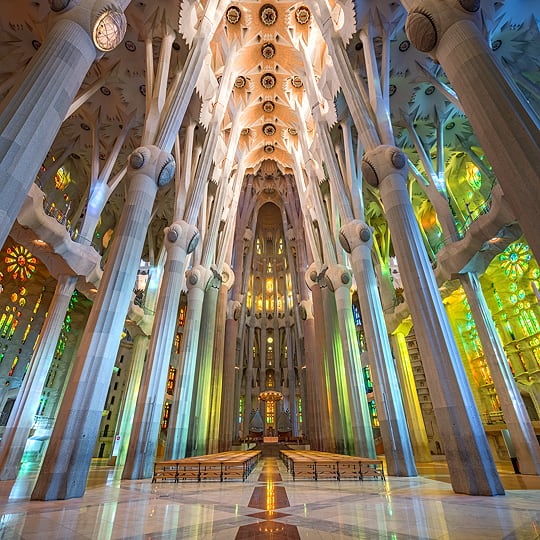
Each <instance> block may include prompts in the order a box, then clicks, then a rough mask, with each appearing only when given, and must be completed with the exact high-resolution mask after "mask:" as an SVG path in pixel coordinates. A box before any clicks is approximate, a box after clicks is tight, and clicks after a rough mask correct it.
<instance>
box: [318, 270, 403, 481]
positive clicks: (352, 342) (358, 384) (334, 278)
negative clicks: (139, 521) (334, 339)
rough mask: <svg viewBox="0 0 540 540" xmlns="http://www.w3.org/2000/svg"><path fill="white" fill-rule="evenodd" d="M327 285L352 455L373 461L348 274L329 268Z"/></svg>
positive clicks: (390, 466)
mask: <svg viewBox="0 0 540 540" xmlns="http://www.w3.org/2000/svg"><path fill="white" fill-rule="evenodd" d="M326 278H327V281H329V282H330V286H331V288H332V290H333V291H334V296H335V299H336V308H337V318H338V323H339V332H340V335H341V344H342V347H343V361H344V367H345V379H346V385H347V391H348V394H349V402H348V404H346V406H349V407H350V409H351V412H350V415H351V424H352V426H351V427H352V434H353V438H354V440H353V444H354V446H353V448H354V452H355V455H358V456H364V457H371V458H375V457H376V452H375V441H374V440H373V429H372V427H371V415H370V414H369V408H368V402H367V398H366V392H365V389H364V378H363V376H362V371H361V363H360V350H359V349H358V340H357V337H356V329H355V327H354V321H353V318H352V316H353V315H352V302H351V284H352V279H351V273H350V270H349V269H348V268H347V267H345V266H342V265H333V266H331V267H330V268H328V271H327V272H326ZM387 467H388V471H389V474H395V472H391V469H392V468H394V467H392V465H391V460H388V454H387Z"/></svg>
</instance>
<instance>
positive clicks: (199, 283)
mask: <svg viewBox="0 0 540 540" xmlns="http://www.w3.org/2000/svg"><path fill="white" fill-rule="evenodd" d="M213 277H214V274H212V272H211V270H210V269H209V268H205V267H204V266H202V265H200V264H198V265H197V266H194V267H193V268H192V269H191V270H188V271H187V272H186V285H187V288H188V292H191V290H193V289H200V290H201V291H203V292H204V291H206V288H207V286H208V283H209V282H210V280H211V279H212V278H213Z"/></svg>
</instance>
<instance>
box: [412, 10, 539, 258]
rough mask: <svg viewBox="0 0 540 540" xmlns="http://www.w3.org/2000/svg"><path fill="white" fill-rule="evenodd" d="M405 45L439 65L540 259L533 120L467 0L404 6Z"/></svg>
mask: <svg viewBox="0 0 540 540" xmlns="http://www.w3.org/2000/svg"><path fill="white" fill-rule="evenodd" d="M406 4H412V6H410V7H408V8H407V9H408V11H409V15H408V17H407V22H406V31H407V34H408V36H409V39H410V40H411V43H412V44H413V45H414V46H415V47H416V48H417V49H419V50H421V51H423V52H427V53H429V54H431V55H432V56H433V57H434V58H435V59H436V60H437V61H438V62H439V63H440V64H441V66H442V67H443V69H444V72H445V74H446V75H447V76H448V79H449V80H450V83H451V85H452V88H453V89H454V90H455V92H456V93H457V95H458V96H459V102H460V104H461V106H462V107H463V111H464V112H465V114H466V115H467V118H468V119H469V120H470V122H471V125H472V126H473V129H474V133H475V135H476V136H477V137H478V140H479V141H480V145H481V146H482V149H483V150H484V152H485V153H486V156H487V158H488V160H489V162H490V164H491V165H492V166H493V170H494V172H495V174H496V175H497V178H498V180H499V182H500V184H501V186H502V189H503V191H504V196H505V199H506V200H508V202H509V204H510V206H511V207H512V209H513V211H514V215H516V216H518V219H519V224H520V225H521V227H522V230H523V232H524V233H525V236H526V237H527V241H528V243H529V246H530V247H531V249H532V251H533V253H534V254H535V256H536V258H537V259H539V258H540V235H538V205H539V204H540V182H538V181H533V179H538V163H540V145H539V144H538V140H539V130H540V126H539V123H538V120H537V116H536V115H535V113H534V112H533V111H532V108H531V107H530V105H529V104H528V102H527V100H526V99H525V98H524V96H523V95H522V93H521V92H520V90H519V89H518V88H517V86H516V85H515V83H514V82H513V81H512V80H511V79H510V77H509V76H508V75H507V74H506V73H505V71H504V70H503V69H502V67H501V65H500V64H499V62H498V61H497V59H496V58H495V55H494V54H493V51H492V50H491V48H490V44H489V43H488V41H487V39H486V36H485V33H484V29H483V25H482V18H481V14H480V11H479V8H480V2H476V1H472V0H467V1H465V0H462V1H460V2H456V1H455V0H452V1H449V0H419V1H416V2H406Z"/></svg>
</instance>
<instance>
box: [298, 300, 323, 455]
mask: <svg viewBox="0 0 540 540" xmlns="http://www.w3.org/2000/svg"><path fill="white" fill-rule="evenodd" d="M300 317H301V319H302V321H303V324H302V329H303V331H304V360H305V370H304V371H305V372H306V376H305V381H306V401H305V402H304V404H303V410H304V435H305V436H307V437H308V439H309V442H310V445H311V448H312V449H313V450H320V448H321V413H320V408H321V399H320V393H319V391H318V390H319V388H320V387H321V382H320V381H319V380H318V377H319V370H318V369H317V353H316V351H317V344H316V337H315V335H316V334H315V319H314V318H313V302H312V301H311V299H307V298H306V299H304V300H302V301H301V302H300ZM306 426H307V429H306Z"/></svg>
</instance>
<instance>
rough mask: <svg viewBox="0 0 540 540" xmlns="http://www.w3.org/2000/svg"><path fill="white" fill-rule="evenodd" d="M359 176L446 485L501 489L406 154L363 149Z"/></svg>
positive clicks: (470, 490) (460, 489) (476, 491)
mask: <svg viewBox="0 0 540 540" xmlns="http://www.w3.org/2000/svg"><path fill="white" fill-rule="evenodd" d="M362 172H363V177H364V179H365V180H366V181H367V182H368V183H369V184H371V185H372V186H378V187H379V189H380V194H381V198H382V201H383V204H384V208H385V211H386V217H387V220H388V225H389V227H390V231H391V233H392V239H393V245H394V249H395V251H396V256H397V258H398V260H399V265H400V271H401V276H402V279H403V282H404V285H405V290H406V291H407V302H408V304H409V307H410V310H411V315H412V318H413V322H414V324H415V331H416V336H417V338H418V346H419V348H420V353H421V355H422V359H423V364H424V370H425V374H426V379H427V382H428V386H429V391H430V394H431V398H432V402H433V408H434V413H435V416H436V418H437V425H438V427H439V431H440V433H441V438H442V439H443V444H444V451H445V454H446V459H447V462H448V468H449V471H450V478H451V482H452V487H453V489H454V491H455V492H456V493H466V494H468V495H500V494H503V493H504V490H503V487H502V484H501V481H500V479H499V475H498V473H497V469H496V467H495V463H494V460H493V456H492V454H491V451H490V448H489V445H488V442H487V438H486V434H485V432H484V427H483V425H482V422H481V420H480V416H479V414H478V410H477V408H476V404H475V402H474V399H473V396H472V393H471V388H470V386H469V382H468V380H467V376H466V374H465V370H464V368H463V364H462V361H461V358H460V356H459V352H458V349H457V345H456V342H455V340H454V337H453V335H452V329H451V328H450V324H449V321H448V317H447V316H446V313H445V311H444V306H443V303H442V300H441V297H440V294H439V289H438V287H437V283H436V281H435V276H434V275H433V271H432V269H431V265H430V262H429V259H428V257H427V254H426V252H425V250H424V249H423V246H422V238H421V236H420V234H419V231H418V224H417V221H416V217H415V215H414V212H413V209H412V206H411V202H410V199H409V194H408V191H407V186H406V183H405V180H406V176H407V158H406V157H405V155H404V154H403V152H401V150H399V149H398V148H396V147H394V146H387V145H381V146H379V147H377V148H375V149H374V150H370V151H368V152H366V154H365V156H364V159H363V162H362Z"/></svg>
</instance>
